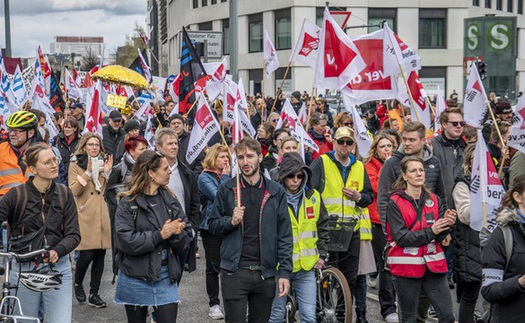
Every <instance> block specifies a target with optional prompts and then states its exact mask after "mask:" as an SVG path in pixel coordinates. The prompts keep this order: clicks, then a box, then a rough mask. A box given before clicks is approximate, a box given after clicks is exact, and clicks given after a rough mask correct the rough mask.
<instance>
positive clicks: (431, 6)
mask: <svg viewBox="0 0 525 323" xmlns="http://www.w3.org/2000/svg"><path fill="white" fill-rule="evenodd" d="M523 2H524V0H439V1H435V0H352V1H349V0H334V1H330V8H331V10H344V11H350V12H351V13H352V14H351V16H350V19H349V20H348V23H347V27H351V28H349V29H347V34H348V35H350V37H357V36H361V35H364V34H367V33H369V32H372V31H374V30H377V28H379V27H378V26H377V25H378V24H379V23H380V22H381V21H387V22H388V23H389V25H390V26H391V28H392V29H393V30H394V31H395V32H396V33H397V34H398V36H399V37H400V38H401V39H402V40H403V41H405V43H406V44H408V45H409V46H410V47H411V48H412V49H414V50H415V51H416V52H417V53H418V54H419V55H420V56H421V59H422V66H423V67H422V69H421V70H420V72H419V74H420V78H421V79H422V81H423V83H424V84H425V86H426V88H427V92H428V93H429V95H430V94H432V93H433V91H434V90H435V88H437V86H438V85H439V86H440V88H441V89H442V90H444V91H445V94H446V95H447V96H448V95H449V94H450V93H452V91H453V90H456V91H457V92H458V93H459V94H460V99H461V96H462V92H463V88H464V80H465V68H464V57H465V56H466V54H465V49H464V43H465V42H466V41H467V40H466V39H465V37H466V36H465V35H466V32H465V19H468V18H473V17H484V16H487V15H488V16H495V17H515V18H514V19H515V30H514V31H512V32H513V33H511V34H510V35H511V37H512V43H511V46H514V47H513V48H514V53H515V54H514V59H513V61H512V64H513V66H515V71H513V75H511V76H510V77H509V78H510V79H511V80H512V82H511V83H510V84H511V85H512V86H511V85H509V84H507V85H505V86H503V87H501V88H498V89H494V90H495V91H499V92H502V93H498V94H500V95H507V96H508V97H510V98H513V97H514V96H515V95H517V93H518V92H519V91H522V90H523V88H524V87H525V52H524V49H523V46H520V45H521V44H523V43H524V41H525V32H524V31H525V20H524V19H525V18H524V16H523V11H524V4H523ZM324 5H325V2H324V1H320V0H266V1H254V0H238V18H237V19H238V20H237V21H238V26H239V28H238V45H239V50H238V53H239V56H238V69H239V77H242V78H243V80H244V83H245V88H246V91H250V93H251V94H255V93H256V92H263V93H264V94H265V95H271V96H274V95H275V93H276V90H277V88H278V87H279V85H280V83H281V80H282V78H283V76H284V71H285V69H286V66H287V64H288V60H289V57H290V55H291V52H292V50H293V47H294V46H295V42H296V40H297V38H298V35H299V32H300V30H301V25H302V22H303V20H304V19H305V18H307V19H309V20H310V21H312V22H316V23H318V24H319V25H320V24H321V22H322V13H323V9H324ZM167 6H168V9H167V22H168V28H167V30H168V35H167V38H168V44H167V46H166V48H167V56H168V66H169V72H170V73H176V72H178V69H179V64H180V63H179V60H178V56H179V41H180V40H179V36H178V33H179V32H180V30H181V29H182V26H185V27H189V29H190V30H193V31H219V32H223V46H222V48H223V55H228V54H229V53H228V47H229V43H230V35H229V3H228V2H227V1H226V0H169V1H168V3H167ZM367 25H376V26H375V27H374V26H369V27H366V26H367ZM359 26H365V27H360V28H359ZM265 29H266V30H267V31H268V33H269V35H270V38H271V39H272V41H273V43H274V45H275V47H276V50H277V55H278V58H279V62H280V63H281V68H280V69H279V70H278V71H277V72H276V73H274V74H273V76H272V78H271V79H269V80H267V79H265V80H264V82H262V78H263V75H262V73H263V70H262V66H263V52H262V50H263V34H264V30H265ZM211 61H213V60H211ZM501 63H502V64H507V63H508V62H501ZM487 70H488V73H487V74H488V75H489V79H490V75H491V65H490V63H488V68H487ZM313 77H314V71H313V69H312V68H310V67H308V66H305V65H303V64H300V63H295V62H292V64H291V68H290V71H289V73H288V75H287V77H286V80H285V83H284V87H283V91H284V92H285V93H289V92H291V91H295V90H298V91H301V92H302V91H307V92H308V93H310V92H311V90H312V84H313ZM494 84H496V83H494ZM263 85H264V88H261V86H263ZM485 87H486V88H487V91H489V88H488V87H487V84H485ZM503 92H504V93H503ZM319 93H320V91H316V94H319Z"/></svg>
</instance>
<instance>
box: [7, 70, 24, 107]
mask: <svg viewBox="0 0 525 323" xmlns="http://www.w3.org/2000/svg"><path fill="white" fill-rule="evenodd" d="M11 87H12V89H13V94H14V95H15V103H16V104H17V105H19V106H23V105H24V103H25V101H26V100H27V91H26V88H25V86H24V79H23V77H22V72H21V71H20V66H18V65H17V66H16V70H15V74H14V77H13V79H12V80H11Z"/></svg>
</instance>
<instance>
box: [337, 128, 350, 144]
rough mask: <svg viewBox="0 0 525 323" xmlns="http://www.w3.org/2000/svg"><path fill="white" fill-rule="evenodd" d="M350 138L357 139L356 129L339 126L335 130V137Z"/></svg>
mask: <svg viewBox="0 0 525 323" xmlns="http://www.w3.org/2000/svg"><path fill="white" fill-rule="evenodd" d="M341 138H349V139H352V140H354V141H355V136H354V130H352V129H350V128H349V127H339V128H338V129H337V131H336V132H335V135H334V139H335V140H338V139H341Z"/></svg>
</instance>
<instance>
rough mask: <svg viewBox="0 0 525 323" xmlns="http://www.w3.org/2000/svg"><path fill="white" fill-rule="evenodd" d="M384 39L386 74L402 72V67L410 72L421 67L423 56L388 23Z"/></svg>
mask: <svg viewBox="0 0 525 323" xmlns="http://www.w3.org/2000/svg"><path fill="white" fill-rule="evenodd" d="M384 30H385V33H384V40H383V57H384V63H383V72H384V74H385V75H397V74H401V69H400V65H401V68H402V69H403V71H404V72H405V73H406V74H408V73H410V72H412V71H416V70H420V69H421V57H419V55H417V54H416V53H415V52H414V51H413V50H412V49H411V48H410V47H408V45H407V44H406V43H405V42H404V41H402V40H401V38H399V37H398V36H397V35H396V33H394V32H393V31H392V29H390V27H389V26H388V23H385V26H384Z"/></svg>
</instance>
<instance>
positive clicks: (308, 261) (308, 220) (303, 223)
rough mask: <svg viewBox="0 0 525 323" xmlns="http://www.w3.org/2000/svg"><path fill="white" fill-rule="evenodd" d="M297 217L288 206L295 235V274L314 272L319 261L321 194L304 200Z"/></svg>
mask: <svg viewBox="0 0 525 323" xmlns="http://www.w3.org/2000/svg"><path fill="white" fill-rule="evenodd" d="M298 211H299V212H298V213H299V214H298V215H297V218H296V217H295V214H294V211H293V209H292V207H290V206H288V213H289V214H290V221H291V224H292V235H293V256H292V259H293V272H294V273H295V272H298V271H300V270H306V271H309V270H312V268H313V267H314V265H315V263H316V262H317V260H318V259H319V250H318V249H317V240H318V235H317V220H318V219H319V215H320V213H321V194H319V192H317V191H314V194H313V195H312V196H311V197H310V198H309V199H307V198H306V197H304V198H303V201H302V203H301V205H300V206H299V210H298Z"/></svg>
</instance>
